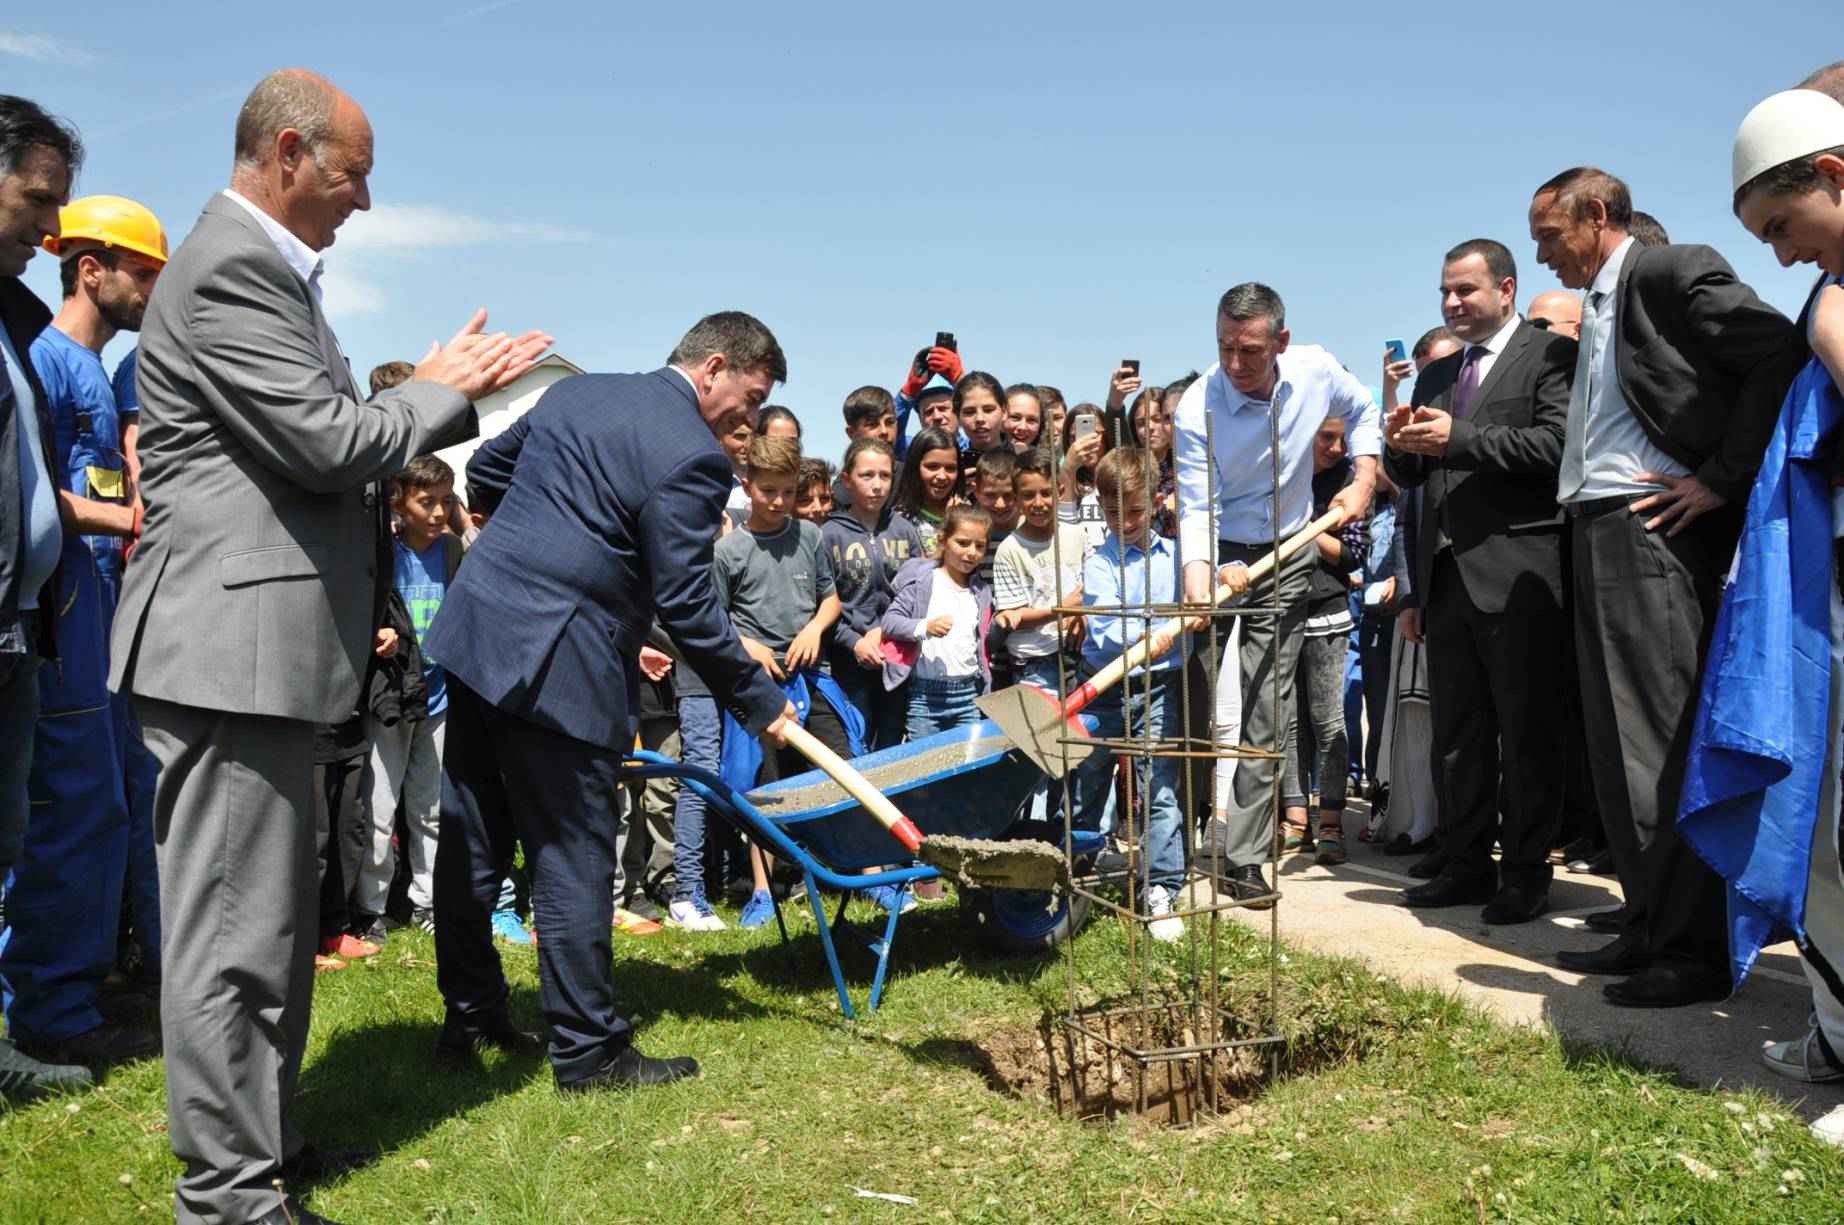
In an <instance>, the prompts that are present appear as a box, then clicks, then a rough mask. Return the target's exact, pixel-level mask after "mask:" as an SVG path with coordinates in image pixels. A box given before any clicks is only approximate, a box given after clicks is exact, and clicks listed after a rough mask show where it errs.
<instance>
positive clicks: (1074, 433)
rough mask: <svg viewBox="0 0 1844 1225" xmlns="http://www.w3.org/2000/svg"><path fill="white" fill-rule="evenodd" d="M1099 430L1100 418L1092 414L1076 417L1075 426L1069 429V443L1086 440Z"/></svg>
mask: <svg viewBox="0 0 1844 1225" xmlns="http://www.w3.org/2000/svg"><path fill="white" fill-rule="evenodd" d="M1100 428H1101V418H1099V417H1097V416H1096V415H1095V414H1094V413H1082V414H1080V415H1079V416H1077V417H1076V420H1075V424H1074V425H1071V426H1070V427H1069V438H1070V441H1072V442H1074V441H1075V440H1077V439H1080V438H1087V437H1088V436H1089V435H1090V434H1093V433H1094V432H1095V431H1096V430H1098V429H1100Z"/></svg>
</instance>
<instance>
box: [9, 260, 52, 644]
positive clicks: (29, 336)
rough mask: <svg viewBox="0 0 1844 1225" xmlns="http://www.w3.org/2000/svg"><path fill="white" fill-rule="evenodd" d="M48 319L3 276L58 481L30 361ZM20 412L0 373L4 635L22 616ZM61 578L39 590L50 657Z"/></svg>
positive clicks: (17, 347)
mask: <svg viewBox="0 0 1844 1225" xmlns="http://www.w3.org/2000/svg"><path fill="white" fill-rule="evenodd" d="M50 323H51V311H50V309H49V308H47V307H46V305H45V304H44V303H43V302H40V301H39V300H38V295H36V294H34V293H33V292H32V291H31V290H30V289H27V288H26V287H25V283H24V282H22V281H21V280H20V279H19V278H18V277H0V326H3V327H5V328H6V334H7V338H8V339H9V340H11V341H12V342H13V352H15V353H17V354H19V365H20V367H21V369H22V370H23V371H24V372H25V376H26V385H27V386H28V387H30V388H31V389H32V398H33V399H34V400H35V401H36V402H37V408H38V438H39V444H40V447H41V449H42V450H43V451H44V454H45V471H46V472H48V473H50V474H51V476H52V480H53V481H56V480H57V471H58V469H57V465H56V464H54V463H53V462H52V458H51V437H52V427H51V413H50V410H49V408H48V407H47V405H46V402H45V388H44V386H43V385H42V384H41V383H40V382H39V381H38V371H37V369H36V368H34V367H33V365H32V353H31V350H32V342H33V341H34V340H37V339H38V334H39V333H40V332H42V331H44V330H45V328H46V327H47V326H48V325H49V324H50ZM18 411H19V406H18V405H17V404H16V403H15V402H14V399H13V381H12V380H11V379H8V378H5V377H0V639H4V637H5V636H7V635H9V634H11V633H12V630H13V626H14V625H15V623H16V622H17V621H18V620H19V596H20V591H19V576H20V572H21V571H22V570H23V569H24V567H25V548H26V537H25V532H24V531H22V530H21V529H22V527H23V526H24V524H23V522H22V520H23V516H22V514H21V513H20V509H21V501H20V497H21V490H20V485H19V438H20V433H19V419H18V416H17V414H18ZM62 580H63V575H62V573H61V572H60V571H58V570H53V571H52V572H51V577H50V578H49V579H47V580H46V581H45V587H44V590H43V591H42V592H40V594H39V600H38V624H37V627H36V628H37V629H38V653H39V654H40V655H42V656H44V657H45V658H46V659H56V658H57V656H58V653H57V644H56V643H55V642H54V641H53V630H54V628H55V627H56V625H57V620H58V619H57V618H56V617H55V616H52V615H50V613H51V610H53V609H55V608H57V607H58V606H59V605H60V604H61V603H62V602H63V601H62V599H61V598H60V596H59V594H58V593H59V592H60V591H62V590H63V583H62ZM3 646H4V643H3V642H0V647H3Z"/></svg>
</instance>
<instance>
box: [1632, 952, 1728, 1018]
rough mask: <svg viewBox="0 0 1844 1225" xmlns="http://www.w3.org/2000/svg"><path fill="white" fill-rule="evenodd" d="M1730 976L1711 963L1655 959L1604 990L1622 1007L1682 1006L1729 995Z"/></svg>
mask: <svg viewBox="0 0 1844 1225" xmlns="http://www.w3.org/2000/svg"><path fill="white" fill-rule="evenodd" d="M1729 991H1730V983H1729V976H1728V975H1727V974H1726V973H1724V972H1723V971H1721V970H1713V969H1711V968H1709V967H1708V966H1700V965H1687V964H1682V963H1678V964H1672V963H1666V962H1655V963H1653V964H1652V965H1650V966H1647V967H1646V968H1645V969H1643V970H1641V971H1640V972H1639V973H1637V974H1635V975H1633V976H1632V977H1631V978H1623V979H1621V980H1620V981H1619V982H1617V983H1608V984H1607V985H1606V986H1604V987H1602V988H1601V994H1602V995H1604V996H1606V997H1607V1002H1608V1003H1610V1004H1618V1005H1619V1006H1620V1007H1622V1008H1682V1007H1684V1006H1685V1005H1687V1004H1708V1003H1712V1002H1714V1001H1716V1000H1722V999H1727V998H1728V997H1729Z"/></svg>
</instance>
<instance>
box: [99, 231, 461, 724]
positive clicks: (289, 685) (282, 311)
mask: <svg viewBox="0 0 1844 1225" xmlns="http://www.w3.org/2000/svg"><path fill="white" fill-rule="evenodd" d="M136 388H137V390H138V392H139V394H140V398H141V437H140V454H141V461H142V469H143V471H142V497H143V499H144V501H145V502H146V504H147V513H146V517H145V520H144V521H143V527H142V536H141V543H140V545H139V547H138V548H137V549H136V551H135V554H134V557H133V559H132V560H131V562H130V563H129V565H128V567H127V570H126V572H125V573H124V575H123V582H122V596H121V604H120V606H119V609H118V611H117V613H116V617H115V628H114V639H113V643H112V648H111V658H112V660H113V668H112V672H111V675H110V680H109V684H110V687H111V688H112V689H115V690H117V691H120V692H132V693H135V694H138V695H141V696H143V697H149V698H158V699H161V700H163V701H168V702H176V703H180V704H183V705H187V706H199V707H204V708H206V709H210V710H224V711H235V712H238V713H246V714H258V715H272V716H276V717H280V718H286V719H304V720H310V721H312V722H315V723H337V722H339V721H340V720H342V719H344V718H346V717H347V716H348V715H349V714H351V712H352V710H353V707H354V706H355V705H356V704H357V702H358V697H359V685H360V683H361V681H362V679H363V677H364V675H365V666H366V661H367V660H368V659H369V657H370V654H371V646H372V638H373V634H374V632H375V629H376V627H375V626H374V624H373V596H374V592H375V590H376V584H377V583H378V581H379V574H378V556H379V553H378V544H379V532H380V531H381V530H382V519H381V511H380V508H379V506H378V504H377V496H376V494H375V492H373V491H371V490H368V489H367V487H366V486H367V483H368V482H371V481H375V480H378V479H380V478H382V477H386V476H388V475H390V474H391V473H393V472H395V471H397V470H398V469H400V468H402V467H403V466H404V464H405V463H407V462H408V461H409V459H410V458H411V457H412V456H415V455H418V454H421V453H423V452H425V451H431V450H435V449H437V448H438V447H441V446H446V445H448V444H450V443H453V442H458V441H460V440H462V439H464V438H468V437H471V436H472V435H473V434H474V433H475V432H476V431H477V429H478V424H477V422H476V420H475V417H474V413H473V409H472V406H471V405H469V404H468V402H467V400H466V399H465V398H464V397H462V396H461V395H459V394H458V393H456V392H454V391H452V390H450V389H448V388H446V387H442V386H439V385H437V384H434V383H420V382H411V383H406V384H405V385H403V386H401V387H399V388H396V389H395V390H393V391H390V392H387V393H385V394H384V395H382V396H380V397H378V399H376V400H374V401H372V402H370V403H367V402H365V401H364V400H362V399H361V398H360V396H359V391H358V388H357V387H356V386H355V385H354V384H353V381H352V372H351V369H350V367H349V366H348V364H347V362H346V358H345V355H344V354H343V353H342V352H341V351H340V348H339V342H338V341H337V340H335V339H334V336H333V332H332V329H331V328H329V327H328V326H327V321H326V317H325V316H324V315H323V314H322V313H321V310H320V306H319V303H318V302H317V301H316V300H315V297H314V294H313V291H312V290H310V289H309V288H308V286H307V283H306V282H305V281H303V280H302V279H301V277H300V275H299V274H298V273H296V272H295V271H294V269H293V268H291V267H290V266H289V265H288V263H287V262H286V261H284V260H283V259H282V257H281V254H280V253H279V252H277V251H276V249H275V247H274V245H273V244H272V243H271V242H270V241H269V238H268V237H267V235H265V234H264V233H263V232H262V230H261V228H260V227H258V226H257V224H256V222H255V220H254V219H253V218H251V217H250V215H249V214H248V213H247V212H246V211H245V210H244V209H243V208H242V207H241V206H240V205H238V204H237V203H236V202H235V201H232V200H229V199H226V198H225V197H224V196H222V195H218V196H214V197H213V198H212V200H211V202H210V203H208V204H207V205H206V206H205V211H204V214H203V215H202V216H201V217H200V218H199V221H198V225H197V227H196V228H194V229H193V231H192V233H191V234H190V235H189V236H188V237H187V239H186V241H185V242H184V243H183V244H182V245H181V246H180V248H179V250H178V251H176V252H174V254H173V258H172V260H171V262H169V263H168V264H167V266H166V270H165V271H164V272H163V273H162V274H161V277H160V282H159V285H158V286H157V287H156V289H155V291H154V295H153V298H152V300H151V301H150V302H149V304H148V309H147V317H146V320H145V322H144V324H143V326H142V330H141V345H140V356H139V358H138V359H137V370H136ZM386 577H388V576H386Z"/></svg>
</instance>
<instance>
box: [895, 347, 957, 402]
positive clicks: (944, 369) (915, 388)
mask: <svg viewBox="0 0 1844 1225" xmlns="http://www.w3.org/2000/svg"><path fill="white" fill-rule="evenodd" d="M937 374H939V375H940V376H941V377H943V378H945V379H946V380H947V381H948V382H950V383H958V382H960V375H961V365H960V354H958V353H956V352H955V351H954V350H952V349H926V350H924V351H923V352H921V353H920V354H918V355H917V364H916V365H913V366H911V367H910V368H909V377H908V378H907V379H905V380H904V381H903V398H904V399H906V400H913V399H915V398H916V397H917V396H918V395H920V394H922V389H923V388H924V387H927V386H928V383H929V380H930V379H931V378H933V377H934V376H935V375H937Z"/></svg>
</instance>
